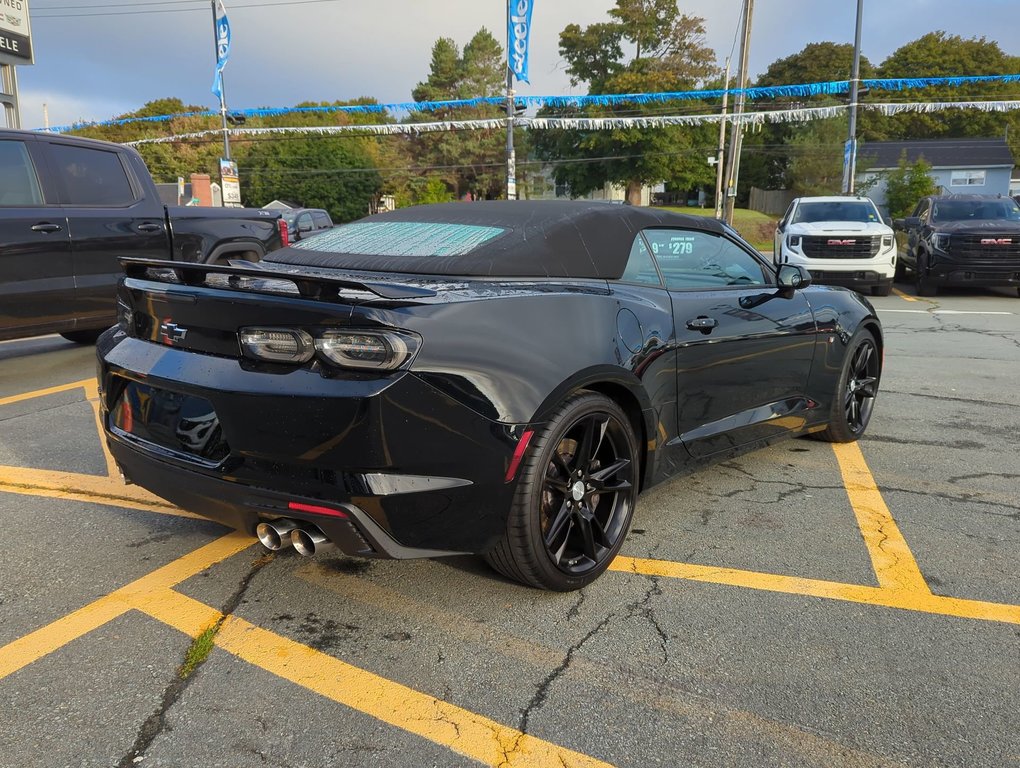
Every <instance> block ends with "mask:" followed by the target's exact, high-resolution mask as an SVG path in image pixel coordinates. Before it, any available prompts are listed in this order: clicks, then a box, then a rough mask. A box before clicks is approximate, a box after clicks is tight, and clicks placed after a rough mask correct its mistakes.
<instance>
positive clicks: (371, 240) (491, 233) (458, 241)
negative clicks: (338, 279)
mask: <svg viewBox="0 0 1020 768" xmlns="http://www.w3.org/2000/svg"><path fill="white" fill-rule="evenodd" d="M505 231H506V230H505V229H503V228H501V227H480V226H474V225H470V224H427V223H424V222H418V221H392V222H381V221H380V222H368V221H364V222H355V223H353V224H347V225H345V226H342V227H337V228H336V229H330V230H327V231H325V232H322V233H320V234H317V235H313V236H312V237H309V238H306V239H305V240H302V241H301V242H300V243H298V244H297V245H295V246H294V248H300V249H302V250H306V251H318V252H319V253H349V254H354V255H358V256H420V257H428V256H464V255H465V254H468V253H471V251H473V250H474V249H475V248H477V247H478V246H480V245H482V244H483V243H486V242H488V241H489V240H492V239H493V238H494V237H498V236H499V235H501V234H503V233H504V232H505Z"/></svg>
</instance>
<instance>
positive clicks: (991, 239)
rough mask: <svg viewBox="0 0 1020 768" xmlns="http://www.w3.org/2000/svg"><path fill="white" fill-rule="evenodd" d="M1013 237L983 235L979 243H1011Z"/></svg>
mask: <svg viewBox="0 0 1020 768" xmlns="http://www.w3.org/2000/svg"><path fill="white" fill-rule="evenodd" d="M1012 244H1013V238H1011V237H983V238H981V245H1012Z"/></svg>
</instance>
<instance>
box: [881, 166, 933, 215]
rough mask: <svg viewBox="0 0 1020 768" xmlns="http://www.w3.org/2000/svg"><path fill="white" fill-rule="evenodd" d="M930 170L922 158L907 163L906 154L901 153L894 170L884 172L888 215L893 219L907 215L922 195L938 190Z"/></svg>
mask: <svg viewBox="0 0 1020 768" xmlns="http://www.w3.org/2000/svg"><path fill="white" fill-rule="evenodd" d="M930 171H931V165H929V164H928V163H927V162H925V160H924V158H921V159H920V160H918V161H917V162H916V163H908V162H907V154H906V152H904V153H903V155H902V156H901V157H900V162H899V166H898V167H897V168H896V170H894V171H889V173H887V174H885V183H886V187H885V200H886V206H888V208H889V215H890V216H892V217H893V218H895V219H898V218H902V217H903V216H909V215H910V212H911V211H912V210H914V206H916V205H917V203H918V201H919V200H920V199H921V198H922V197H926V196H927V195H934V194H936V193H937V192H938V186H937V185H936V184H935V180H934V179H933V178H932V177H931V176H930V175H929V172H930Z"/></svg>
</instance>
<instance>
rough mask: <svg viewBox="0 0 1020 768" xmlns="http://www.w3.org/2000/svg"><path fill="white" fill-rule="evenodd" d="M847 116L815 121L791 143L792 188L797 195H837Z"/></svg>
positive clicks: (841, 176)
mask: <svg viewBox="0 0 1020 768" xmlns="http://www.w3.org/2000/svg"><path fill="white" fill-rule="evenodd" d="M846 135H847V119H846V118H845V117H836V118H832V119H829V120H815V121H813V122H811V123H809V124H808V125H806V126H801V127H800V130H799V131H798V132H797V133H795V134H794V135H793V137H792V138H791V139H790V142H789V148H790V167H789V172H788V173H789V178H790V188H791V189H792V190H793V191H794V192H796V193H797V194H798V195H838V194H839V193H840V192H841V191H842V187H843V142H844V141H846Z"/></svg>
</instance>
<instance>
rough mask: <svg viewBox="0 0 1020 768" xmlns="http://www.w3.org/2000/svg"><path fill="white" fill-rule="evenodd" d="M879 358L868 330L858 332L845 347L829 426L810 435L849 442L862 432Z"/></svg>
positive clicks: (870, 406)
mask: <svg viewBox="0 0 1020 768" xmlns="http://www.w3.org/2000/svg"><path fill="white" fill-rule="evenodd" d="M881 376H882V361H881V355H880V353H879V351H878V344H877V343H876V341H875V337H874V336H873V335H872V333H871V331H869V330H868V329H866V328H862V329H861V330H859V331H857V333H856V334H855V335H854V337H853V338H852V339H851V340H850V344H849V345H848V346H847V350H846V356H845V357H844V358H843V367H842V370H841V371H840V374H839V382H838V383H837V385H836V391H835V393H834V394H833V398H832V408H831V409H830V411H829V426H828V427H826V428H825V430H824V431H823V432H816V433H815V434H814V435H813V437H817V438H818V439H819V440H825V441H826V442H829V443H852V442H853V441H855V440H857V439H858V438H859V437H860V436H861V435H863V434H864V430H865V429H867V428H868V422H869V421H871V412H872V410H874V408H875V398H876V397H878V382H879V379H880V378H881Z"/></svg>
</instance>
